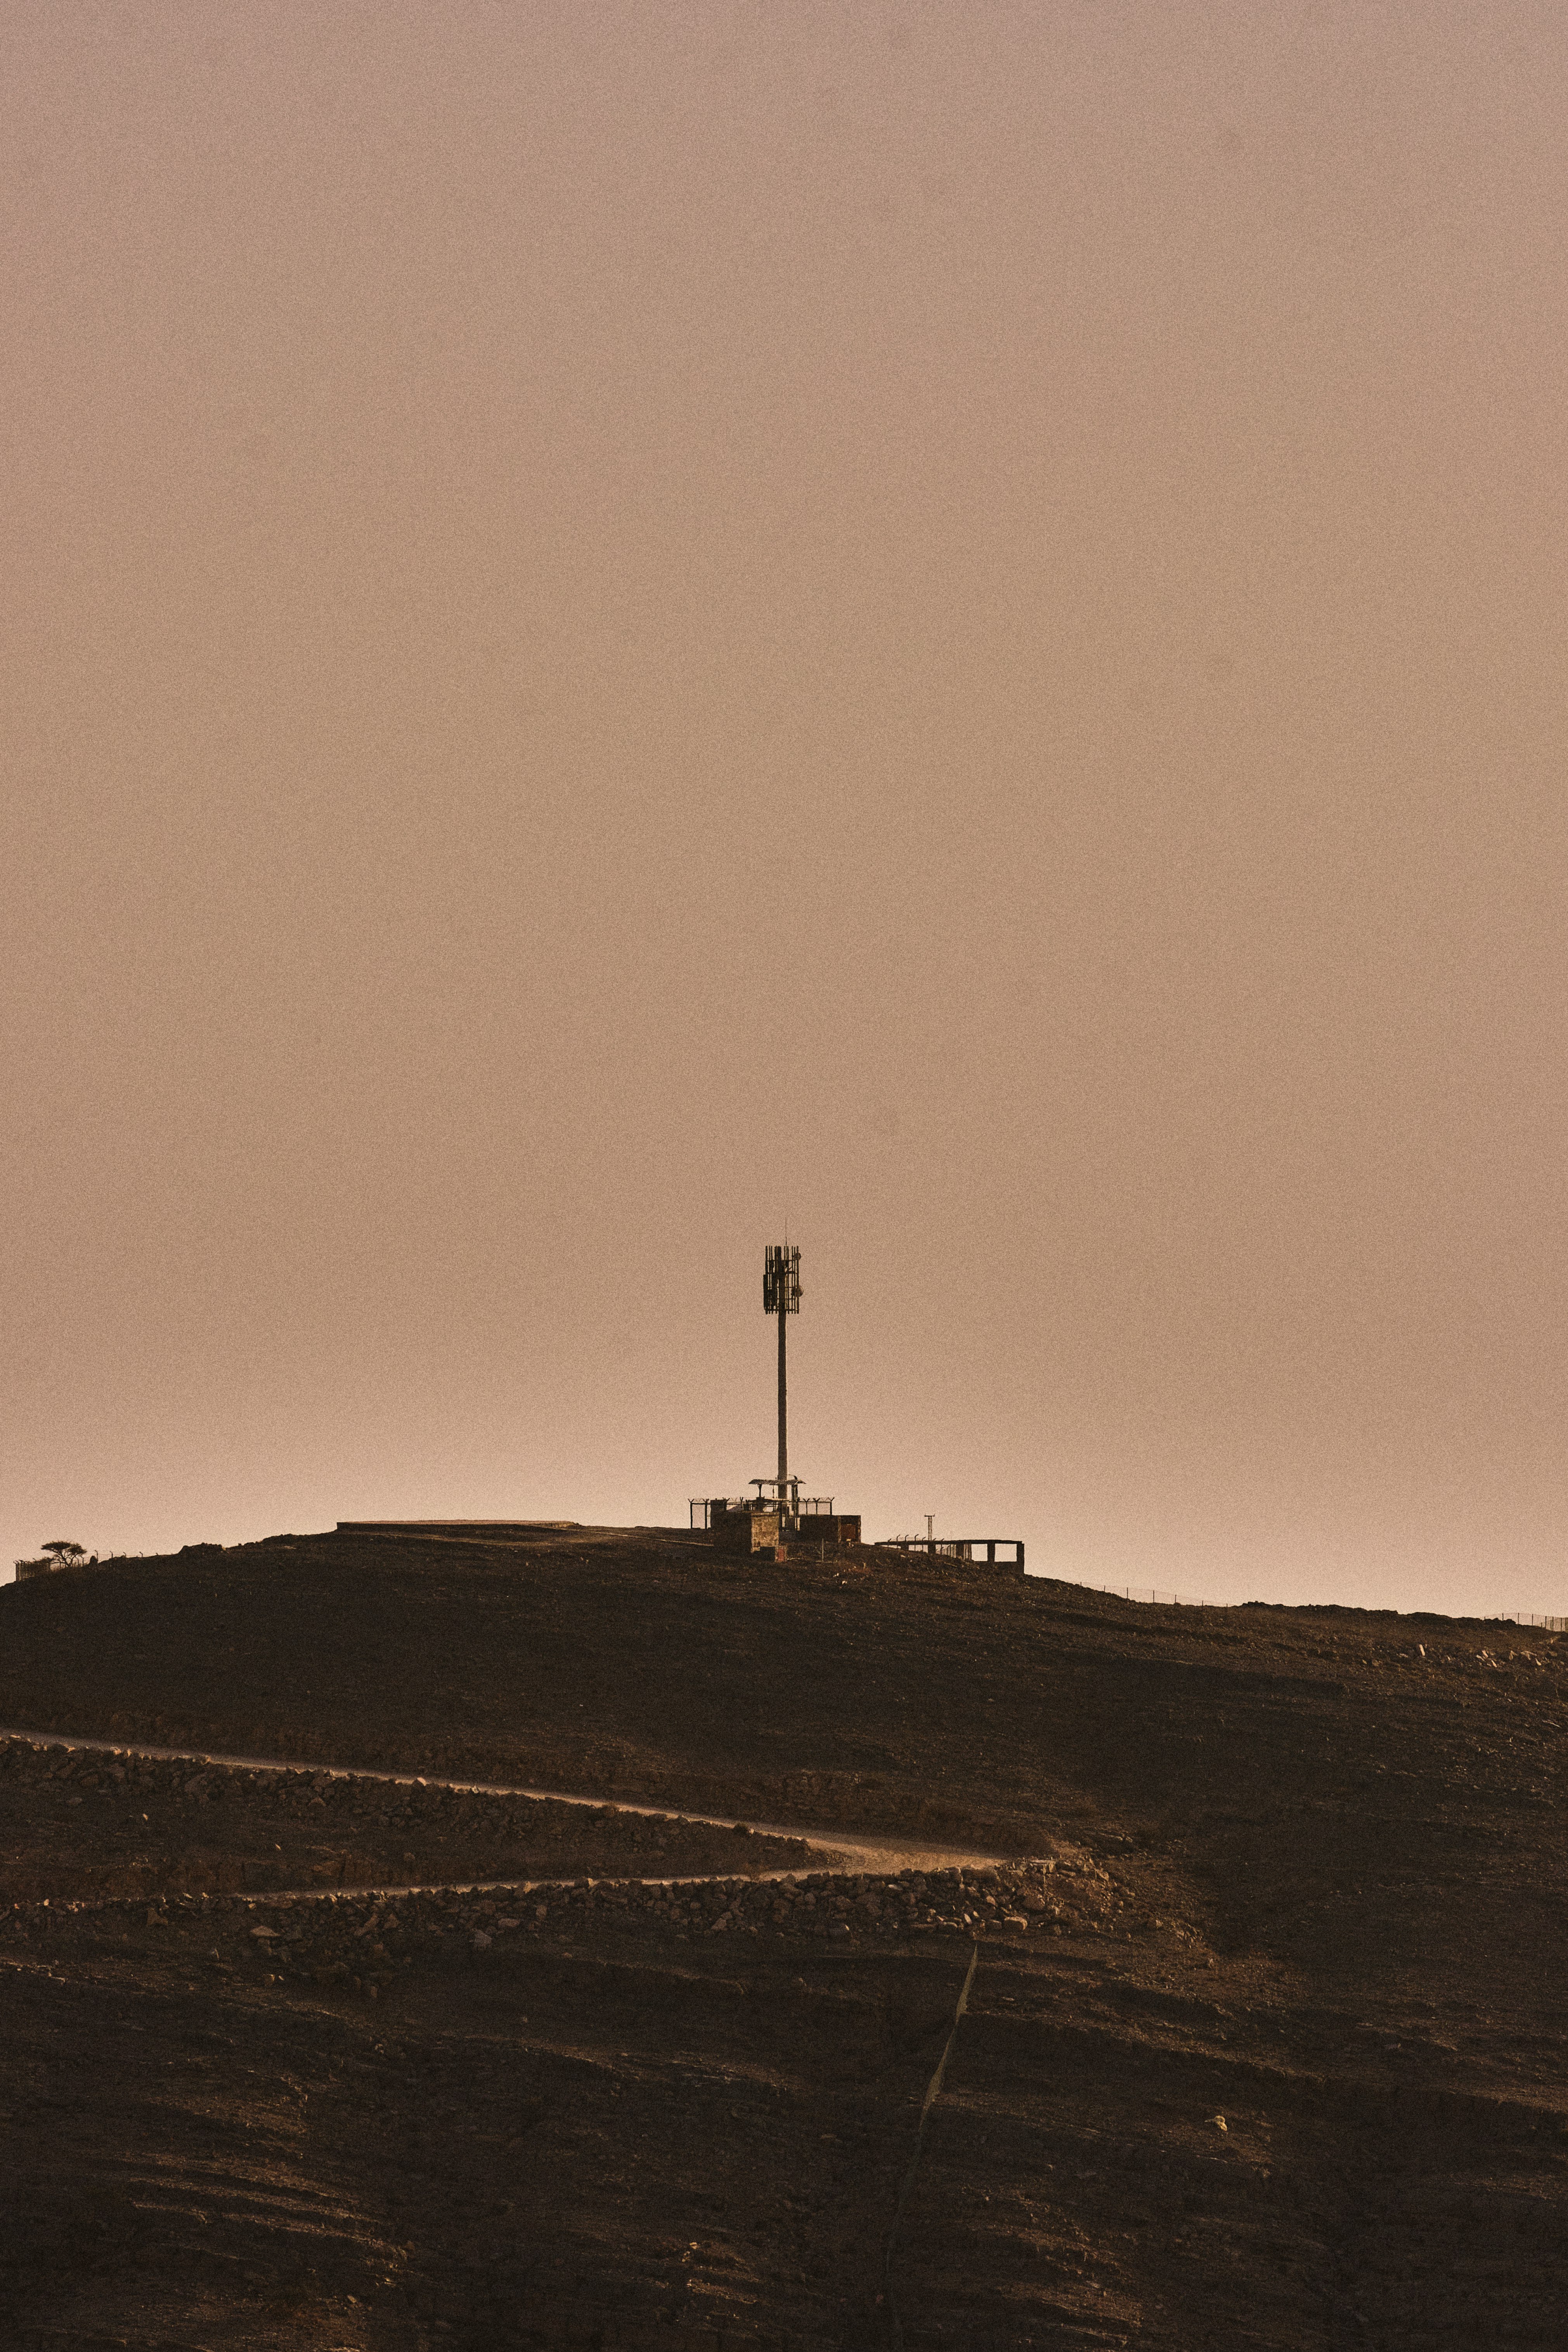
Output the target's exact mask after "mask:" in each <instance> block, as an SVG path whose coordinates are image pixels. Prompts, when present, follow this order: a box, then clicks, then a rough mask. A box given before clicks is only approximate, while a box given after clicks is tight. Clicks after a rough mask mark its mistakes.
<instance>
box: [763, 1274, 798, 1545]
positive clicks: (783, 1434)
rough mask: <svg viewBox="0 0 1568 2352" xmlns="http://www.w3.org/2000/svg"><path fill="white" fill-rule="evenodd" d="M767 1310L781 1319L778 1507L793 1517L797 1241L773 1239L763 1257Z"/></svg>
mask: <svg viewBox="0 0 1568 2352" xmlns="http://www.w3.org/2000/svg"><path fill="white" fill-rule="evenodd" d="M799 1313H800V1247H799V1244H798V1243H794V1242H770V1243H769V1244H768V1245H767V1249H766V1251H765V1252H764V1254H763V1314H764V1315H776V1316H777V1317H778V1318H779V1475H778V1480H777V1486H778V1506H779V1514H780V1517H781V1518H782V1517H788V1518H789V1519H791V1520H793V1518H794V1517H795V1514H794V1512H793V1511H792V1510H791V1509H790V1481H789V1373H788V1366H789V1353H788V1345H787V1341H786V1339H785V1333H786V1332H787V1330H788V1328H789V1321H788V1318H790V1316H792V1315H798V1314H799Z"/></svg>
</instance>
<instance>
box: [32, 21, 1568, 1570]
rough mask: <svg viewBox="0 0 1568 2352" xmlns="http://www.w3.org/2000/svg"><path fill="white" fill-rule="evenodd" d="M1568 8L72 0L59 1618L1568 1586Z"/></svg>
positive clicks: (44, 1462)
mask: <svg viewBox="0 0 1568 2352" xmlns="http://www.w3.org/2000/svg"><path fill="white" fill-rule="evenodd" d="M1565 83H1568V16H1564V13H1563V10H1562V8H1561V7H1560V6H1557V5H1475V0H1467V5H1453V4H1452V0H1420V5H1380V0H1345V5H1341V0H1289V5H1286V4H1285V0H1281V5H1271V4H1270V0H1238V5H1229V0H1213V5H1196V0H1117V5H1110V0H1072V4H1071V5H1069V0H1062V5H1055V4H1054V0H1031V5H1012V4H1011V0H936V4H935V5H913V0H889V5H867V6H865V7H857V8H853V9H849V8H845V7H843V6H842V5H816V0H771V5H749V4H748V0H711V5H709V0H663V4H662V5H661V0H638V5H617V0H600V4H599V5H595V6H593V7H591V8H589V7H584V6H582V5H578V4H577V0H555V5H517V0H506V5H487V0H464V5H460V6H459V5H450V0H447V5H440V6H436V5H407V0H363V4H362V0H353V5H351V4H350V0H309V5H286V4H285V0H259V5H258V0H245V5H237V0H235V5H210V4H209V0H179V5H173V4H172V0H143V5H139V6H137V7H135V8H133V9H121V8H112V7H108V6H105V5H97V0H95V5H84V0H12V5H10V6H9V7H8V8H7V9H6V10H5V18H4V23H3V25H0V173H3V176H4V185H5V218H6V222H7V228H6V233H5V238H4V240H3V246H0V272H3V278H0V315H4V317H5V320H6V322H7V323H6V327H5V333H4V335H3V336H0V432H3V434H4V436H5V448H4V480H5V485H6V490H5V507H6V510H7V511H6V516H5V525H4V530H3V531H0V610H3V614H4V631H5V658H4V662H3V665H0V698H3V699H0V741H3V744H4V754H5V774H6V779H7V781H6V784H5V796H4V798H5V807H4V814H3V817H0V826H3V834H0V933H3V938H0V982H3V985H0V1057H3V1068H0V1076H3V1080H4V1083H3V1086H0V1150H3V1152H4V1167H5V1201H6V1214H5V1248H4V1251H3V1252H0V1286H3V1289H0V1326H3V1328H4V1330H5V1339H6V1344H5V1349H4V1361H3V1365H0V1378H3V1381H4V1395H3V1398H0V1417H3V1423H4V1443H3V1444H0V1576H3V1575H5V1573H8V1572H9V1562H10V1561H11V1559H14V1558H16V1557H27V1556H30V1555H31V1554H33V1553H34V1552H35V1551H36V1550H37V1546H38V1545H39V1544H40V1543H41V1542H43V1541H45V1540H47V1539H49V1538H56V1537H61V1538H71V1539H74V1540H78V1541H80V1542H82V1543H84V1544H85V1545H87V1546H88V1547H89V1549H97V1550H99V1551H100V1552H109V1551H111V1550H112V1551H131V1552H136V1551H153V1550H161V1549H168V1548H172V1547H177V1546H178V1545H180V1544H182V1543H184V1542H190V1541H196V1540H203V1539H213V1538H216V1539H218V1540H222V1541H226V1542H233V1541H237V1540H240V1539H242V1538H249V1537H254V1536H260V1535H263V1534H267V1533H271V1532H278V1531H282V1530H285V1529H300V1530H302V1529H307V1528H321V1527H328V1526H331V1523H332V1522H333V1521H334V1520H335V1519H336V1518H339V1517H383V1516H385V1517H422V1516H443V1517H447V1516H450V1517H504V1516H522V1517H534V1516H537V1517H570V1518H578V1519H582V1520H585V1521H595V1522H607V1523H621V1522H636V1523H660V1524H671V1523H677V1524H679V1523H681V1522H683V1521H684V1520H685V1518H686V1516H687V1504H688V1498H689V1496H693V1495H707V1494H724V1493H731V1494H733V1493H738V1492H742V1491H743V1490H744V1489H745V1486H746V1484H747V1481H748V1480H749V1479H750V1478H752V1477H753V1476H756V1475H761V1474H763V1473H765V1472H769V1471H771V1470H772V1468H773V1446H774V1437H773V1325H772V1323H771V1322H769V1321H768V1320H766V1319H765V1318H764V1317H763V1309H762V1284H761V1272H762V1256H763V1247H764V1245H765V1244H767V1243H769V1242H772V1241H780V1240H783V1239H784V1238H785V1237H786V1235H787V1237H788V1238H789V1239H790V1240H792V1241H797V1242H798V1243H799V1244H800V1245H801V1249H802V1281H803V1285H804V1290H805V1298H804V1303H803V1307H802V1312H801V1315H800V1317H799V1318H798V1320H797V1321H796V1322H795V1323H794V1324H793V1325H792V1328H791V1333H790V1339H791V1348H792V1415H791V1428H792V1467H794V1468H795V1469H796V1470H798V1472H799V1473H800V1475H802V1477H803V1479H804V1480H805V1486H806V1487H807V1489H808V1490H809V1491H820V1492H822V1493H824V1494H833V1495H835V1496H837V1500H838V1504H839V1507H841V1508H848V1509H857V1508H858V1509H859V1510H860V1511H861V1513H862V1514H863V1517H864V1520H865V1525H866V1529H867V1532H868V1535H885V1534H892V1533H896V1532H899V1531H907V1530H910V1529H914V1528H922V1527H923V1525H924V1516H925V1514H926V1513H927V1512H930V1513H931V1514H932V1515H933V1516H934V1519H935V1524H936V1528H937V1532H938V1534H939V1535H940V1534H942V1533H944V1532H945V1533H948V1534H975V1535H993V1534H994V1535H998V1536H1021V1537H1023V1538H1026V1541H1027V1544H1028V1548H1029V1564H1030V1566H1031V1567H1032V1568H1036V1569H1039V1570H1046V1571H1048V1572H1049V1573H1052V1574H1055V1575H1059V1576H1064V1577H1068V1578H1072V1579H1077V1580H1082V1581H1085V1582H1091V1583H1103V1584H1113V1585H1131V1586H1147V1587H1152V1588H1156V1589H1169V1590H1176V1591H1187V1592H1193V1593H1195V1594H1198V1595H1200V1596H1204V1597H1207V1598H1210V1599H1213V1600H1216V1601H1240V1600H1247V1599H1265V1600H1275V1601H1340V1602H1345V1603H1356V1604H1363V1605H1368V1606H1372V1605H1376V1606H1393V1607H1397V1608H1402V1609H1422V1608H1425V1609H1438V1610H1452V1611H1459V1612H1489V1611H1493V1610H1512V1609H1519V1610H1527V1611H1537V1612H1553V1611H1558V1610H1563V1609H1568V1590H1565V1587H1568V1577H1565V1575H1564V1570H1563V1559H1564V1548H1565V1543H1568V1445H1565V1438H1568V1377H1565V1371H1564V1363H1565V1348H1568V1336H1565V1335H1568V1226H1565V1219H1564V1210H1565V1206H1568V1202H1565V1197H1564V1192H1565V1186H1564V1169H1565V1167H1568V1117H1565V1111H1568V1083H1565V1072H1568V1058H1565V1055H1564V1045H1565V1043H1568V1039H1565V1035H1564V1032H1565V1027H1568V1021H1565V1013H1568V955H1565V952H1564V945H1563V932H1564V921H1563V916H1564V895H1565V890H1568V813H1565V812H1568V802H1565V794H1564V776H1563V751H1564V737H1565V728H1564V717H1565V708H1568V694H1565V684H1564V679H1565V670H1564V578H1565V573H1564V566H1563V546H1564V544H1565V542H1568V530H1565V522H1568V516H1565V512H1564V508H1565V503H1568V501H1565V497H1564V491H1565V475H1568V435H1565V432H1564V418H1563V384H1564V381H1565V380H1568V368H1565V363H1568V278H1565V276H1564V272H1563V249H1564V245H1565V242H1568V143H1565V142H1564V141H1563V136H1562V103H1563V89H1564V86H1565Z"/></svg>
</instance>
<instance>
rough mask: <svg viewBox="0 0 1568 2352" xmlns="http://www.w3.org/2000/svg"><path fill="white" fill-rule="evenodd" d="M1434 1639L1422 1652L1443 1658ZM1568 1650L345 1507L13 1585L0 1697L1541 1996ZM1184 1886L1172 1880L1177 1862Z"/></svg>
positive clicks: (1246, 1943)
mask: <svg viewBox="0 0 1568 2352" xmlns="http://www.w3.org/2000/svg"><path fill="white" fill-rule="evenodd" d="M1423 1650H1425V1653H1426V1654H1425V1655H1423V1654H1422V1651H1423ZM1563 1704H1564V1701H1563V1665H1562V1663H1561V1660H1560V1655H1559V1652H1558V1648H1557V1645H1556V1643H1554V1642H1553V1641H1552V1639H1551V1638H1550V1637H1546V1638H1544V1639H1535V1638H1533V1637H1531V1636H1528V1635H1526V1634H1525V1633H1523V1632H1522V1631H1521V1629H1517V1628H1511V1627H1509V1626H1506V1625H1490V1626H1482V1625H1474V1624H1472V1625H1468V1626H1467V1625H1463V1624H1460V1623H1458V1622H1449V1621H1446V1620H1444V1621H1431V1622H1427V1621H1417V1620H1412V1619H1408V1618H1398V1617H1389V1616H1384V1617H1378V1616H1370V1615H1369V1616H1365V1617H1363V1616H1361V1615H1359V1614H1356V1615H1352V1614H1349V1613H1346V1612H1316V1611H1299V1612H1291V1611H1279V1610H1256V1611H1254V1610H1236V1611H1225V1612H1220V1611H1214V1612H1198V1611H1194V1610H1157V1609H1153V1608H1150V1607H1145V1606H1140V1605H1138V1604H1134V1603H1129V1602H1121V1601H1114V1600H1110V1599H1109V1598H1105V1597H1102V1596H1099V1595H1095V1594H1091V1593H1089V1592H1086V1591H1082V1590H1081V1589H1079V1588H1076V1587H1072V1586H1067V1585H1060V1584H1053V1583H1049V1582H1046V1581H1044V1580H1036V1579H1029V1580H1024V1579H1021V1578H1018V1577H1016V1575H1012V1574H1009V1573H1006V1572H1002V1573H987V1572H986V1571H984V1570H979V1569H972V1570H959V1569H953V1568H951V1567H941V1566H938V1567H932V1566H931V1565H929V1564H927V1563H923V1562H921V1563H916V1562H908V1561H904V1560H901V1559H894V1558H892V1557H890V1556H888V1555H879V1554H876V1553H872V1552H868V1553H863V1554H861V1555H859V1556H858V1559H857V1560H856V1562H855V1563H854V1564H852V1565H850V1566H847V1567H840V1566H837V1565H834V1566H828V1567H826V1568H825V1567H822V1566H819V1565H818V1564H816V1563H815V1562H793V1561H792V1562H788V1563H777V1564H775V1563H772V1562H768V1563H761V1564H758V1565H756V1566H752V1565H751V1564H749V1563H748V1564H747V1565H745V1566H744V1567H742V1566H738V1565H732V1564H731V1563H729V1562H727V1561H724V1560H723V1559H721V1558H720V1557H718V1556H716V1555H714V1554H713V1553H712V1552H710V1550H709V1549H707V1548H706V1547H705V1546H704V1545H702V1544H700V1543H694V1542H692V1541H690V1540H689V1539H686V1538H681V1537H678V1536H672V1535H665V1534H661V1533H659V1532H658V1531H637V1532H632V1533H626V1534H623V1533H618V1532H615V1531H602V1532H595V1531H579V1532H577V1533H575V1534H574V1535H571V1536H565V1535H560V1534H552V1535H550V1536H548V1537H547V1538H542V1539H538V1540H535V1541H533V1542H521V1541H520V1542H518V1543H515V1544H511V1545H500V1544H494V1545H492V1544H481V1543H477V1542H476V1543H472V1544H465V1543H457V1542H451V1541H443V1542H438V1543H437V1542H425V1541H417V1540H410V1539H408V1538H392V1537H388V1538H364V1537H346V1536H332V1537H325V1538H315V1539H305V1540H300V1541H299V1542H298V1543H296V1544H294V1545H293V1546H286V1545H282V1544H268V1545H253V1546H247V1547H244V1548H241V1549H235V1550H232V1551H225V1552H219V1551H216V1549H215V1550H211V1551H205V1552H201V1551H195V1552H187V1553H185V1554H183V1555H181V1556H179V1557H177V1558H175V1559H165V1560H153V1559H150V1560H134V1561H125V1562H118V1563H115V1564H113V1565H110V1566H107V1567H100V1568H98V1569H96V1570H80V1571H77V1572H75V1573H68V1574H64V1575H58V1576H54V1577H50V1578H48V1579H47V1580H38V1581H36V1582H34V1583H31V1584H28V1585H25V1586H20V1587H14V1588H12V1589H10V1590H9V1591H5V1593H3V1594H0V1718H3V1719H4V1720H5V1722H7V1723H9V1724H11V1725H15V1726H18V1727H24V1728H28V1729H36V1728H54V1729H59V1730H69V1731H76V1732H82V1733H109V1732H116V1733H121V1734H125V1735H129V1734H132V1733H134V1734H136V1735H138V1736H141V1737H143V1738H169V1739H171V1740H177V1741H184V1742H186V1743H189V1744H194V1745H199V1746H203V1747H207V1748H214V1749H226V1750H229V1751H249V1752H256V1753H267V1754H287V1755H289V1756H295V1757H299V1758H300V1759H310V1760H319V1761H322V1762H332V1763H341V1764H372V1765H374V1764H391V1765H397V1766H403V1767H405V1768H406V1767H413V1768H414V1769H447V1770H452V1771H463V1772H466V1773H471V1774H472V1775H474V1776H475V1777H485V1778H492V1779H510V1780H531V1781H533V1782H535V1783H538V1784H541V1785H550V1786H557V1787H561V1788H563V1789H567V1790H596V1791H604V1792H605V1793H613V1792H619V1793H622V1794H629V1795H635V1794H642V1795H647V1796H650V1797H653V1798H655V1799H658V1800H662V1801H666V1802H670V1803H680V1802H685V1803H689V1804H691V1805H695V1806H698V1807H700V1808H704V1809H708V1810H716V1811H735V1812H747V1813H750V1814H751V1815H752V1816H754V1817H759V1818H776V1819H779V1820H784V1821H787V1822H789V1823H791V1824H792V1825H793V1824H795V1823H799V1824H802V1825H805V1826H813V1825H817V1826H822V1827H824V1828H832V1827H835V1826H842V1825H845V1824H847V1823H853V1824H854V1825H856V1826H858V1827H862V1828H882V1829H886V1830H889V1831H891V1832H898V1831H905V1832H912V1831H914V1830H918V1829H919V1828H921V1827H922V1826H924V1827H926V1828H928V1829H931V1830H932V1831H940V1832H942V1833H944V1834H948V1835H957V1834H961V1833H964V1834H968V1835H970V1836H972V1837H973V1839H974V1840H975V1841H976V1842H983V1841H994V1843H996V1844H997V1845H998V1847H999V1848H1009V1849H1012V1850H1016V1851H1021V1852H1038V1851H1041V1850H1042V1849H1043V1845H1044V1844H1045V1843H1047V1842H1048V1841H1049V1840H1050V1838H1051V1837H1053V1836H1056V1835H1061V1834H1064V1833H1066V1834H1071V1835H1074V1836H1079V1835H1085V1834H1087V1835H1089V1836H1090V1837H1091V1838H1092V1839H1093V1841H1094V1842H1095V1843H1097V1844H1099V1845H1100V1846H1102V1847H1104V1848H1105V1849H1106V1850H1107V1851H1108V1852H1110V1853H1116V1854H1119V1855H1120V1858H1121V1860H1120V1867H1121V1871H1122V1874H1123V1875H1124V1877H1125V1878H1126V1880H1127V1891H1126V1900H1127V1901H1128V1902H1129V1903H1131V1905H1133V1906H1134V1911H1135V1912H1136V1906H1138V1904H1140V1903H1142V1905H1143V1906H1144V1908H1145V1909H1148V1908H1150V1907H1152V1909H1153V1910H1154V1911H1155V1912H1156V1913H1158V1912H1159V1911H1161V1910H1162V1909H1163V1908H1173V1907H1177V1906H1178V1901H1179V1902H1180V1903H1184V1904H1185V1905H1186V1906H1188V1907H1189V1908H1190V1909H1191V1910H1192V1911H1193V1913H1194V1920H1195V1922H1196V1924H1198V1925H1201V1927H1202V1928H1203V1930H1204V1933H1205V1937H1208V1938H1210V1939H1212V1940H1213V1942H1214V1943H1215V1946H1216V1948H1221V1949H1225V1950H1241V1949H1251V1950H1256V1951H1258V1952H1259V1953H1262V1954H1268V1955H1270V1956H1273V1957H1274V1958H1278V1959H1279V1960H1281V1961H1284V1962H1288V1963H1289V1965H1290V1966H1291V1967H1293V1968H1300V1969H1305V1970H1306V1971H1307V1972H1308V1974H1309V1975H1310V1976H1313V1977H1316V1976H1318V1975H1319V1974H1321V1973H1322V1972H1325V1971H1326V1973H1327V1976H1328V1978H1329V1979H1334V1978H1335V1977H1337V1975H1338V1974H1339V1972H1340V1971H1341V1970H1343V1969H1349V1970H1350V1971H1352V1974H1353V1976H1354V1979H1355V1980H1356V1981H1357V1982H1360V1983H1367V1984H1369V1985H1370V1984H1371V1983H1372V1982H1376V1983H1379V1984H1387V1985H1388V1986H1390V1987H1393V1986H1395V1985H1397V1984H1398V1983H1399V1982H1400V1981H1401V1980H1402V1972H1404V1971H1405V1970H1407V1969H1415V1971H1416V1972H1417V1973H1419V1972H1420V1971H1421V1970H1422V1969H1424V1968H1425V1967H1426V1965H1428V1963H1429V1961H1430V1958H1431V1953H1430V1939H1431V1937H1432V1935H1433V1933H1434V1932H1435V1931H1436V1932H1440V1935H1441V1937H1442V1940H1443V1943H1444V1945H1445V1947H1447V1948H1451V1949H1452V1950H1454V1951H1455V1952H1456V1954H1458V1952H1460V1951H1462V1952H1463V1953H1464V1955H1465V1956H1466V1958H1465V1967H1466V1969H1467V1973H1468V1972H1471V1971H1474V1972H1475V1975H1476V1983H1477V1990H1478V1992H1479V1991H1480V1990H1481V1989H1482V1988H1483V1987H1484V1988H1485V1998H1486V1999H1487V2000H1524V2001H1529V2000H1532V1999H1533V1998H1534V1995H1535V1992H1536V1990H1537V1988H1538V1986H1539V1983H1540V1981H1541V1972H1542V1969H1544V1968H1545V1966H1546V1958H1547V1953H1548V1950H1549V1948H1550V1938H1551V1937H1552V1935H1554V1934H1555V1932H1556V1927H1557V1923H1558V1921H1559V1919H1560V1916H1561V1914H1560V1910H1559V1908H1558V1906H1560V1904H1561V1899H1562V1894H1563V1864H1562V1845H1563V1841H1562V1836H1561V1821H1562V1805H1563V1796H1564V1794H1565V1793H1568V1792H1565V1790H1564V1787H1563V1770H1562V1761H1563V1732H1562V1720H1563ZM1162 1890H1164V1891H1162Z"/></svg>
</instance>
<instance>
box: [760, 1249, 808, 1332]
mask: <svg viewBox="0 0 1568 2352" xmlns="http://www.w3.org/2000/svg"><path fill="white" fill-rule="evenodd" d="M799 1313H800V1247H799V1244H797V1243H795V1242H770V1243H769V1244H768V1245H767V1249H766V1251H765V1253H764V1255H763V1314H764V1315H798V1314H799Z"/></svg>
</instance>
